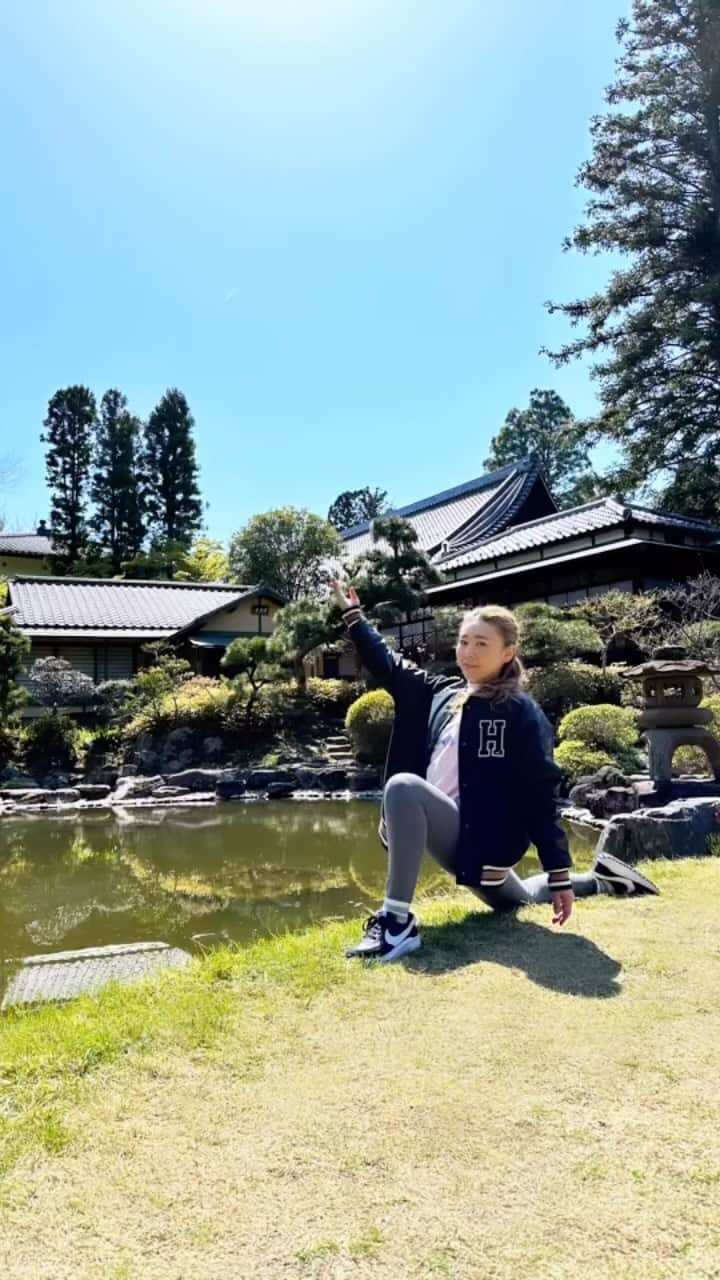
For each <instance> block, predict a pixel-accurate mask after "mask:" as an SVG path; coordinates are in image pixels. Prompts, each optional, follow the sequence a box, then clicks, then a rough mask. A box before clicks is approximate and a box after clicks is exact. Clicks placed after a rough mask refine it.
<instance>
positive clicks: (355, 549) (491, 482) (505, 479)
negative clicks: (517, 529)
mask: <svg viewBox="0 0 720 1280" xmlns="http://www.w3.org/2000/svg"><path fill="white" fill-rule="evenodd" d="M538 475H539V467H538V465H537V463H536V462H535V461H534V460H532V459H528V460H527V461H523V462H513V463H510V464H509V465H508V466H506V467H502V468H500V470H499V471H490V472H488V473H487V475H484V476H478V478H477V479H475V480H469V481H468V482H467V483H466V484H461V485H456V486H455V488H454V489H444V490H443V491H442V492H441V493H435V494H432V495H431V496H430V497H429V498H422V499H421V500H420V501H419V502H412V503H410V505H409V506H407V507H398V508H397V510H395V511H388V512H386V513H384V514H386V515H393V516H402V518H403V519H404V520H408V521H409V523H410V524H411V525H412V526H413V528H414V529H415V531H416V532H417V535H418V546H419V547H420V549H421V550H423V551H425V552H427V553H428V554H431V553H432V552H433V551H435V550H437V549H438V548H439V547H440V546H441V544H442V543H443V542H445V541H447V540H448V539H450V538H452V537H453V536H454V535H457V534H458V533H459V532H460V531H461V530H462V529H464V528H465V527H466V526H467V525H468V523H469V522H470V521H475V520H477V521H478V524H479V525H480V524H481V523H482V516H481V513H482V512H483V511H484V510H488V509H489V510H491V511H492V512H493V515H494V517H495V520H496V521H497V520H498V519H502V517H501V510H502V511H505V501H504V499H505V498H507V500H508V503H512V504H513V505H515V502H516V501H517V499H518V496H519V495H520V493H521V494H522V498H523V499H524V497H525V496H526V495H527V493H528V492H529V489H530V487H531V486H532V484H533V483H534V481H535V480H536V479H537V477H538ZM508 518H511V516H508V514H507V513H505V521H506V520H507V519H508ZM493 527H497V523H495V524H494V526H493ZM342 537H343V542H344V547H343V552H344V556H345V558H346V559H348V560H354V559H356V557H357V556H360V555H364V554H365V552H367V551H370V550H371V548H372V547H373V546H375V545H377V544H375V543H373V541H372V537H371V535H370V524H369V523H365V524H361V525H355V526H354V527H353V528H351V529H346V530H345V531H344V532H343V535H342Z"/></svg>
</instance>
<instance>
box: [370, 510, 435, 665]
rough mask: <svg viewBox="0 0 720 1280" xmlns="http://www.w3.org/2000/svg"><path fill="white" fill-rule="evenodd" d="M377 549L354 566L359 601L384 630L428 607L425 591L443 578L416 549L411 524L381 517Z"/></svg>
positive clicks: (374, 524)
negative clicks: (425, 606)
mask: <svg viewBox="0 0 720 1280" xmlns="http://www.w3.org/2000/svg"><path fill="white" fill-rule="evenodd" d="M371 535H372V540H373V543H374V546H373V548H372V550H371V551H368V552H367V553H366V555H365V556H364V557H363V558H362V560H361V561H360V562H359V563H358V564H357V565H356V566H354V567H353V568H354V577H355V579H356V581H355V586H356V587H357V590H358V593H359V595H360V599H361V600H362V602H363V604H364V605H365V606H366V607H367V609H368V611H369V612H370V613H372V614H373V615H374V617H375V618H376V619H377V621H378V622H379V623H380V624H381V625H383V626H389V625H392V624H393V623H395V622H398V621H399V622H400V624H401V626H400V639H401V641H402V622H403V621H408V620H409V617H410V615H411V614H412V613H414V612H416V611H417V610H418V609H421V608H422V607H423V605H425V604H426V603H427V595H426V593H425V589H426V587H430V586H435V585H436V584H437V583H439V582H440V580H441V579H440V574H439V573H438V571H437V569H436V568H435V567H434V565H432V564H431V563H430V561H429V559H428V557H427V556H426V554H425V552H424V551H423V550H422V549H421V548H420V547H418V546H417V540H418V535H417V532H416V530H415V528H414V527H413V525H412V524H411V523H410V521H409V520H403V519H402V518H401V517H400V516H379V517H378V518H377V520H373V522H372V528H371Z"/></svg>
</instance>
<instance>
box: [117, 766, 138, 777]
mask: <svg viewBox="0 0 720 1280" xmlns="http://www.w3.org/2000/svg"><path fill="white" fill-rule="evenodd" d="M138 773H139V769H138V767H137V765H136V764H124V765H123V766H122V768H121V770H120V777H121V778H134V777H135V776H136V775H137V774H138Z"/></svg>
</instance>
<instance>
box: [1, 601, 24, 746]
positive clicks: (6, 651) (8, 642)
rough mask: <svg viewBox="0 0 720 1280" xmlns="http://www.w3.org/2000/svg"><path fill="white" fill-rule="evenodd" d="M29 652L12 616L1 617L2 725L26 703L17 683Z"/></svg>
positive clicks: (22, 690) (20, 687) (21, 689)
mask: <svg viewBox="0 0 720 1280" xmlns="http://www.w3.org/2000/svg"><path fill="white" fill-rule="evenodd" d="M0 607H1V606H0ZM29 652H30V641H29V640H28V638H27V636H24V635H22V633H21V632H20V631H18V629H17V627H16V626H15V623H14V622H13V618H12V614H5V616H4V617H2V616H0V723H1V722H7V721H8V720H10V718H11V717H12V716H14V715H15V714H16V712H17V711H18V710H19V709H20V707H21V706H22V705H23V703H24V702H25V701H26V694H25V690H24V689H23V688H22V686H21V685H19V684H18V683H17V681H18V677H19V676H20V675H21V674H22V672H23V669H24V665H25V657H26V655H27V654H28V653H29Z"/></svg>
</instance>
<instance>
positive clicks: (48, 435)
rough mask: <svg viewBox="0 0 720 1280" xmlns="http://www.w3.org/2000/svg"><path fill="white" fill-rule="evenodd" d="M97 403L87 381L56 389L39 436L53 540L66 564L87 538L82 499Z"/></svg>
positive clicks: (79, 552)
mask: <svg viewBox="0 0 720 1280" xmlns="http://www.w3.org/2000/svg"><path fill="white" fill-rule="evenodd" d="M96 421H97V406H96V403H95V397H94V395H93V394H92V391H89V390H88V388H87V387H66V388H64V390H61V391H56V392H55V395H54V396H53V397H52V399H51V400H50V402H49V404H48V413H47V417H46V419H45V422H44V424H43V425H44V427H45V430H44V432H43V433H42V435H41V436H40V439H41V440H43V441H44V442H45V443H46V444H47V446H48V448H47V452H46V457H45V476H46V480H47V485H48V488H49V490H50V494H51V499H50V529H51V534H52V540H53V542H54V544H55V546H56V547H59V548H60V549H61V557H62V561H63V563H64V564H65V565H66V566H72V564H73V563H74V562H75V561H77V560H79V559H80V558H81V556H82V555H83V553H84V550H85V547H86V544H87V533H88V529H87V522H86V515H85V512H86V505H87V497H88V484H89V478H90V460H91V457H92V448H93V434H94V430H95V424H96Z"/></svg>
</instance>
